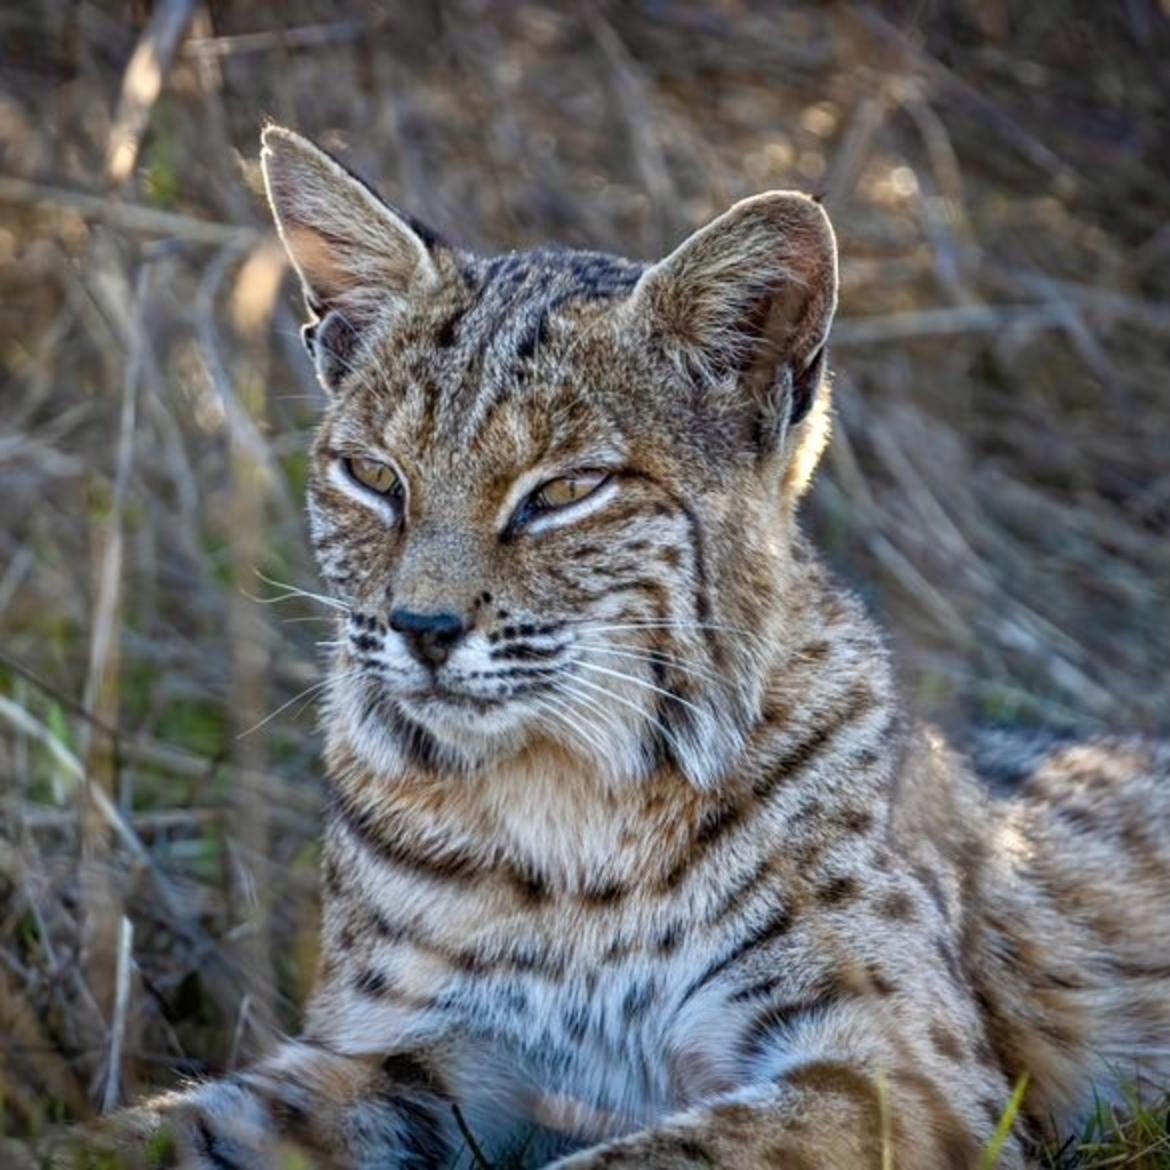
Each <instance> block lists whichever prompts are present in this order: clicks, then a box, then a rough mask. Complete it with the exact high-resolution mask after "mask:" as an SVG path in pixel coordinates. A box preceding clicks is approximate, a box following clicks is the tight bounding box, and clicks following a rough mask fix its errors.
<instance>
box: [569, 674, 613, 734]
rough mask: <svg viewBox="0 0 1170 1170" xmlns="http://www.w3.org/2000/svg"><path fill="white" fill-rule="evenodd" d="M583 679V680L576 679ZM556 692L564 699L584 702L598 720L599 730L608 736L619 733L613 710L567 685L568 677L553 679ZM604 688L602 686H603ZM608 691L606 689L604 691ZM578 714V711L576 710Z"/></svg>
mask: <svg viewBox="0 0 1170 1170" xmlns="http://www.w3.org/2000/svg"><path fill="white" fill-rule="evenodd" d="M578 681H584V680H578ZM554 686H555V688H556V693H557V694H559V695H563V696H564V697H565V699H566V700H576V701H577V702H578V703H584V704H585V706H586V707H588V708H589V710H591V711H592V712H593V713H594V714H595V715H596V716H597V717H598V718H599V719H600V720H601V724H600V725H599V730H601V731H602V732H603V734H606V735H607V736H608V737H609V738H611V739H612V738H616V737H618V736H619V735H620V732H621V728H620V727H619V726H618V724H617V723H616V721H615V715H614V712H613V711H610V710H608V709H607V708H606V707H604V706H603V705H602V704H601V703H600V702H598V701H597V700H596V699H595V698H593V696H592V695H586V694H582V693H581V692H580V691H575V690H573V689H572V688H571V687H570V686H569V679H568V678H564V677H562V678H558V679H556V680H555V681H554ZM603 689H604V688H603ZM606 693H607V694H608V693H609V692H608V691H607V692H606ZM578 714H579V712H578Z"/></svg>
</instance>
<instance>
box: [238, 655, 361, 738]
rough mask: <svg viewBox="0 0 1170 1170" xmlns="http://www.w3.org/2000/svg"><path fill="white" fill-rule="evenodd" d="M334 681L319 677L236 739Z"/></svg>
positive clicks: (350, 672)
mask: <svg viewBox="0 0 1170 1170" xmlns="http://www.w3.org/2000/svg"><path fill="white" fill-rule="evenodd" d="M352 673H353V671H349V672H347V674H352ZM338 677H339V678H345V677H346V675H344V674H343V675H339V676H338ZM332 681H333V679H332V678H331V677H326V678H322V679H318V680H317V681H316V682H315V683H312V684H311V685H310V686H307V687H305V689H304V690H303V691H301V692H300V693H299V694H296V695H293V697H292V698H291V699H287V700H285V702H283V703H281V705H280V706H279V707H277V708H276V710H275V711H270V712H269V713H268V714H267V715H265V716H264V718H263V719H261V720H260V722H259V723H253V724H252V726H251V727H249V728H248V729H247V731H241V732H240V733H239V735H237V736H236V739H243V738H244V737H245V736H248V735H251V734H252V733H253V732H256V731H259V730H260V728H261V727H263V726H264V725H265V724H267V723H271V722H272V720H273V719H275V718H276V717H277V715H279V714H280V713H281V712H282V711H287V710H288V709H289V707H291V706H292V705H293V704H294V703H297V702H299V701H300V700H301V699H303V698H305V697H306V696H307V695H312V694H314V693H315V692H317V691H321V690H323V689H324V688H325V687H327V686H328V685H329V684H330V683H331V682H332Z"/></svg>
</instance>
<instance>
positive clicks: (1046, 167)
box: [852, 4, 1083, 185]
mask: <svg viewBox="0 0 1170 1170" xmlns="http://www.w3.org/2000/svg"><path fill="white" fill-rule="evenodd" d="M852 11H853V12H854V13H855V14H856V15H857V17H858V19H859V20H860V21H861V22H862V23H863V24H864V25H866V26H867V27H868V28H870V29H871V30H872V31H873V32H875V33H877V34H878V36H880V37H881V38H882V39H883V40H885V41H888V42H890V43H891V44H893V45H894V47H895V48H897V49H898V50H899V51H900V52H901V53H902V54H903V55H904V56H905V57H906V59H907V60H908V61H910V62H913V63H914V64H915V65H916V66H917V67H918V68H919V69H920V70H921V71H922V72H923V73H924V74H925V75H926V76H927V77H928V78H929V79H930V80H931V81H933V82H934V83H935V84H937V85H939V86H940V87H941V88H944V89H948V90H950V91H951V93H952V94H954V95H955V96H956V97H958V98H960V99H961V100H962V101H965V102H966V103H967V104H968V105H970V106H971V107H972V108H973V109H975V110H977V111H978V112H979V113H980V114H982V115H983V117H984V118H986V119H987V121H989V122H991V123H992V124H993V125H994V126H995V128H996V130H998V131H999V133H1000V134H1002V135H1003V137H1004V139H1005V141H1008V142H1011V143H1012V145H1014V146H1015V148H1016V149H1017V150H1018V151H1019V152H1020V154H1022V155H1023V156H1024V157H1025V158H1026V159H1028V161H1029V162H1031V163H1032V164H1033V165H1034V166H1036V167H1038V168H1039V169H1041V170H1043V171H1046V172H1047V173H1049V174H1051V175H1053V176H1054V177H1055V178H1057V179H1058V180H1060V181H1062V182H1063V183H1064V184H1065V185H1072V184H1076V185H1080V184H1081V183H1082V182H1083V180H1082V176H1081V175H1080V174H1079V173H1078V172H1077V171H1076V170H1075V169H1074V168H1073V167H1072V166H1071V165H1070V164H1069V163H1067V162H1065V160H1064V159H1062V158H1061V157H1060V156H1059V155H1058V154H1056V152H1055V151H1053V150H1052V148H1051V147H1049V146H1047V145H1046V144H1045V143H1044V142H1041V141H1040V139H1039V138H1037V137H1036V136H1035V135H1034V134H1033V133H1032V132H1031V131H1029V130H1027V129H1026V128H1025V127H1023V126H1021V125H1020V124H1019V122H1017V121H1016V120H1015V119H1014V118H1013V117H1011V115H1010V114H1008V113H1007V112H1006V111H1004V110H1002V109H1001V108H1000V107H999V106H998V105H996V104H995V102H993V101H992V100H991V99H990V98H989V97H987V96H986V95H985V94H983V93H981V92H980V91H979V90H978V89H976V88H975V86H973V85H971V84H970V83H969V82H967V81H964V80H963V78H961V77H960V76H959V75H958V74H957V73H955V72H954V71H953V70H951V69H949V68H948V67H947V66H946V65H944V64H943V63H942V62H941V61H939V60H938V59H937V58H935V57H932V56H930V55H929V54H928V53H926V52H924V51H923V50H922V49H921V48H920V47H919V46H917V45H915V44H914V42H913V41H912V40H911V38H910V37H909V36H907V35H906V33H905V32H903V31H902V30H901V29H899V28H896V27H895V26H894V25H893V24H891V23H890V22H889V21H888V20H887V19H886V18H885V17H884V16H882V15H880V14H879V13H878V12H875V11H874V9H873V8H871V7H870V6H869V5H864V4H863V5H856V6H854V7H853V9H852Z"/></svg>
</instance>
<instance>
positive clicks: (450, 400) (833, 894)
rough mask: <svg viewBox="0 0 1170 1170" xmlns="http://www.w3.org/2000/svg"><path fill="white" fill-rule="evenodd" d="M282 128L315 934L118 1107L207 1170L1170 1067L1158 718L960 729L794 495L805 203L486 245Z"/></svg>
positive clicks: (827, 311)
mask: <svg viewBox="0 0 1170 1170" xmlns="http://www.w3.org/2000/svg"><path fill="white" fill-rule="evenodd" d="M263 141H264V149H263V156H262V159H263V168H264V175H265V179H266V183H267V189H268V195H269V199H270V202H271V205H272V211H273V214H274V216H275V219H276V224H277V227H278V229H279V232H280V235H281V238H282V240H283V241H284V243H285V245H286V247H287V249H288V253H289V256H290V258H291V260H292V263H293V265H294V267H295V268H296V270H297V272H298V274H299V275H300V278H301V280H302V282H303V285H304V291H305V295H306V299H307V303H308V307H309V310H310V313H311V316H312V321H311V324H309V325H307V326H306V327H305V331H304V337H305V342H306V345H307V347H308V350H309V352H310V354H311V355H312V357H313V360H314V362H315V365H316V369H317V373H318V375H319V377H320V380H321V382H322V384H323V385H324V386H325V388H326V389H327V390H328V392H329V398H328V405H327V407H326V410H325V415H324V419H323V420H322V422H321V426H320V430H319V433H318V435H317V439H316V443H315V446H314V449H313V473H312V479H311V485H310V491H309V514H310V520H311V533H312V542H313V546H314V548H315V550H316V554H317V557H318V559H319V562H320V569H321V573H322V575H323V577H324V580H325V581H326V582H327V584H328V588H329V590H330V591H331V593H332V595H333V596H334V597H335V598H336V599H337V602H338V604H339V606H340V607H341V608H340V615H341V616H340V620H339V634H338V637H339V639H340V642H339V648H338V650H337V653H336V660H335V662H334V664H333V669H332V682H331V689H330V691H329V696H328V700H327V704H326V710H325V727H326V730H327V745H326V759H327V767H328V776H329V792H330V798H329V804H328V813H327V820H326V828H325V855H324V864H323V880H324V898H325V910H324V923H323V941H322V959H321V963H320V971H319V978H318V986H317V990H316V993H315V995H314V997H313V999H312V1003H311V1006H310V1008H309V1011H308V1016H307V1020H306V1023H305V1027H304V1033H303V1035H302V1036H301V1037H300V1038H299V1039H297V1040H294V1041H290V1042H288V1043H286V1044H284V1045H283V1046H282V1047H280V1048H279V1049H278V1050H277V1051H276V1052H275V1053H273V1054H272V1055H271V1056H270V1057H269V1058H268V1059H266V1060H264V1061H262V1062H261V1063H259V1064H257V1065H255V1066H254V1067H251V1068H250V1069H248V1070H247V1071H244V1072H242V1073H239V1074H237V1075H234V1076H231V1077H228V1078H225V1079H223V1080H219V1081H213V1082H209V1083H206V1084H202V1085H198V1086H195V1087H192V1088H189V1089H187V1090H186V1091H183V1092H179V1093H175V1094H172V1095H170V1096H167V1097H164V1098H162V1099H160V1100H157V1101H154V1102H151V1103H148V1104H147V1105H145V1106H143V1107H141V1108H140V1109H139V1110H137V1111H135V1112H132V1113H131V1114H130V1115H129V1117H128V1118H127V1119H125V1121H124V1125H125V1127H126V1129H127V1131H128V1132H129V1133H130V1134H131V1135H132V1140H133V1141H144V1140H147V1139H148V1137H149V1135H151V1134H154V1133H157V1131H159V1130H160V1129H165V1130H167V1131H168V1132H169V1133H170V1135H171V1136H172V1138H173V1141H174V1146H173V1150H174V1152H175V1153H176V1154H177V1156H178V1159H179V1162H180V1164H181V1165H183V1166H189V1167H198V1168H199V1170H249V1168H252V1167H275V1166H278V1165H283V1164H284V1163H282V1161H281V1157H282V1154H281V1151H282V1150H284V1149H296V1150H298V1151H300V1153H301V1154H302V1155H303V1156H304V1157H307V1158H308V1159H310V1160H311V1162H312V1164H314V1165H322V1166H330V1167H333V1166H335V1167H346V1168H353V1170H358V1168H360V1170H373V1168H374V1167H379V1168H390V1167H438V1166H445V1165H449V1164H453V1163H454V1162H455V1161H456V1160H458V1159H463V1164H467V1158H468V1143H469V1142H470V1143H472V1145H471V1149H472V1151H473V1153H474V1156H475V1159H476V1160H477V1161H478V1160H480V1159H485V1158H486V1159H490V1160H495V1159H497V1158H500V1157H504V1156H508V1151H512V1152H513V1154H514V1153H515V1151H516V1150H517V1148H520V1147H522V1148H523V1150H524V1158H525V1161H526V1164H529V1165H545V1164H548V1163H549V1162H550V1161H553V1160H556V1159H561V1160H559V1161H556V1163H555V1164H556V1166H557V1167H561V1168H563V1170H569V1168H573V1170H586V1168H588V1170H594V1168H601V1167H607V1168H610V1170H614V1168H619V1167H644V1168H651V1170H682V1168H684V1167H687V1168H697V1167H742V1168H757V1167H758V1168H764V1167H768V1168H773V1167H774V1168H787V1170H806V1168H807V1170H811V1168H814V1167H834V1168H836V1170H862V1168H867V1170H868V1168H877V1167H879V1166H886V1165H891V1164H892V1165H894V1166H896V1167H898V1168H899V1170H940V1168H948V1170H950V1168H953V1170H963V1168H966V1167H975V1166H978V1165H980V1164H981V1160H982V1159H983V1157H984V1151H985V1150H986V1149H987V1147H988V1145H989V1142H990V1141H991V1139H992V1137H993V1135H994V1133H995V1131H996V1127H997V1123H998V1122H999V1121H1000V1119H1001V1117H1003V1115H1004V1113H1005V1109H1006V1108H1007V1106H1008V1102H1009V1099H1010V1097H1011V1094H1012V1091H1013V1087H1014V1086H1015V1085H1016V1084H1017V1083H1018V1082H1019V1081H1020V1080H1021V1078H1022V1077H1024V1076H1025V1075H1027V1076H1028V1078H1030V1081H1029V1085H1028V1088H1027V1092H1026V1095H1025V1096H1024V1098H1023V1107H1022V1110H1021V1112H1020V1113H1019V1115H1018V1118H1017V1121H1016V1123H1015V1125H1014V1127H1013V1129H1012V1132H1011V1133H1010V1134H1009V1135H1008V1136H1007V1140H1006V1144H1005V1145H1004V1146H1003V1148H1002V1152H1001V1154H1000V1162H999V1164H1000V1165H1001V1166H1003V1167H1021V1166H1024V1165H1026V1164H1027V1159H1028V1157H1029V1151H1030V1149H1031V1148H1032V1147H1033V1145H1034V1144H1035V1143H1038V1142H1042V1141H1046V1140H1050V1139H1052V1138H1054V1137H1059V1136H1062V1135H1066V1134H1068V1133H1069V1132H1070V1131H1071V1130H1072V1129H1073V1128H1074V1127H1076V1126H1077V1125H1078V1123H1079V1122H1080V1121H1081V1120H1082V1119H1083V1118H1084V1116H1085V1115H1086V1113H1087V1112H1088V1111H1089V1110H1090V1109H1091V1108H1092V1105H1093V1102H1094V1100H1095V1099H1107V1100H1108V1099H1113V1098H1117V1097H1119V1095H1120V1093H1121V1092H1122V1085H1123V1084H1130V1083H1135V1082H1136V1083H1138V1084H1139V1085H1140V1084H1151V1085H1156V1084H1158V1083H1159V1082H1160V1083H1161V1084H1162V1085H1163V1086H1164V1085H1165V1084H1166V1083H1167V1082H1170V751H1168V750H1167V749H1166V748H1165V747H1162V746H1157V745H1154V744H1149V743H1144V742H1139V741H1135V740H1113V741H1107V742H1103V741H1097V742H1093V743H1089V744H1084V745H1080V746H1075V745H1065V746H1059V745H1056V746H1053V745H1049V746H1048V747H1043V746H1037V745H1035V744H1033V745H1013V744H1005V743H1004V742H999V743H992V744H990V745H988V750H987V752H986V753H985V756H984V761H985V762H984V764H982V765H981V764H980V763H979V759H978V757H977V759H976V763H975V764H974V765H973V764H971V763H969V762H968V761H966V760H965V759H963V758H960V757H959V756H957V755H956V754H955V753H953V752H952V751H951V750H950V749H948V747H947V745H946V744H945V743H944V742H942V740H941V739H940V737H939V736H938V735H937V734H936V733H934V732H933V731H931V730H930V729H929V728H925V727H921V726H916V725H915V724H913V723H912V722H911V721H909V720H908V718H907V717H906V716H905V715H904V714H903V712H902V709H901V707H900V705H899V700H898V696H897V694H896V690H895V686H894V683H893V681H892V677H891V671H890V666H889V663H888V659H887V654H886V651H885V648H884V646H883V643H882V641H881V638H880V636H879V635H878V633H876V632H875V629H874V627H873V626H872V625H871V624H870V622H869V620H868V619H867V618H866V616H865V614H864V613H863V611H862V608H861V606H860V605H859V604H858V602H857V601H856V600H855V599H854V598H853V597H852V596H850V594H849V593H847V592H846V591H845V590H843V589H842V588H841V587H840V586H839V585H837V584H836V583H835V582H834V581H832V580H831V579H830V578H829V576H828V575H827V574H826V572H825V570H824V569H823V568H822V566H821V564H820V562H819V561H818V560H817V558H816V556H815V554H814V553H813V552H812V550H811V549H810V547H809V545H808V543H807V542H806V540H805V538H804V537H803V536H802V534H801V531H800V529H799V527H798V523H797V519H796V513H797V506H798V503H799V500H800V497H801V494H802V492H803V491H804V489H805V486H806V484H807V483H808V481H809V478H810V476H811V474H812V472H813V469H814V466H815V464H816V462H817V458H818V456H819V454H820V452H821V448H822V446H823V445H824V443H825V441H826V437H827V433H828V419H829V388H828V386H827V384H826V379H825V370H826V348H825V346H826V337H827V334H828V331H829V326H830V322H831V319H832V316H833V313H834V309H835V306H836V297H837V276H836V267H837V262H836V246H835V242H834V237H833V232H832V229H831V227H830V224H829V221H828V218H827V217H826V215H825V213H824V211H823V210H822V208H821V207H820V206H819V205H818V203H817V202H815V201H814V200H812V199H810V198H807V197H805V196H803V195H799V194H794V193H790V192H771V193H768V194H764V195H759V196H757V197H755V198H751V199H746V200H744V201H743V202H740V203H737V204H736V205H735V206H734V207H732V208H731V210H729V211H728V212H726V213H725V214H724V215H722V216H720V217H719V218H718V219H716V220H715V221H714V222H712V223H710V224H709V225H708V226H706V227H704V228H702V229H701V230H700V231H698V232H696V233H695V234H694V235H693V236H691V237H690V238H689V239H687V240H686V241H685V242H683V243H682V244H681V245H680V246H679V247H678V248H677V249H676V250H675V251H674V252H673V253H672V254H671V255H669V256H668V257H667V258H666V259H664V260H662V261H661V262H659V263H655V264H650V265H645V264H641V263H635V262H632V261H629V260H624V259H619V258H616V257H613V256H608V255H601V254H594V253H586V252H575V251H567V250H557V249H549V250H539V251H533V252H524V253H511V254H509V255H505V256H498V257H495V258H492V259H482V258H480V257H477V256H473V255H470V254H468V253H466V252H463V251H459V250H457V249H455V248H453V247H451V246H449V245H448V244H446V243H444V242H443V241H442V240H440V239H439V238H438V237H437V236H436V235H434V234H433V233H432V232H430V231H429V230H427V229H426V228H424V227H423V226H421V225H420V224H418V223H416V222H415V221H413V220H412V219H409V218H408V217H406V216H405V215H403V214H401V213H399V212H398V211H396V210H395V209H393V208H392V207H390V206H389V205H388V204H386V203H384V202H382V201H381V200H380V199H379V197H378V196H377V195H376V194H375V193H374V192H373V191H372V190H371V189H370V188H369V187H367V186H365V185H364V184H363V183H362V182H361V181H359V180H358V179H357V178H355V177H354V176H353V175H351V174H350V173H348V172H347V171H346V170H345V169H344V168H343V167H342V166H341V165H340V164H339V163H338V162H336V161H335V160H334V159H332V158H331V157H330V156H328V155H327V154H325V153H324V152H322V151H321V150H319V149H317V148H316V147H315V146H313V145H312V144H310V143H309V142H307V141H306V140H305V139H303V138H301V137H299V136H298V135H296V134H294V133H292V132H290V131H288V130H285V129H281V128H278V127H275V126H273V127H269V128H268V129H267V130H266V131H265V133H264V137H263ZM981 769H982V771H983V773H984V775H983V777H982V778H979V772H980V770H981ZM999 779H1009V780H1011V781H1012V783H1011V784H1010V785H1006V786H1000V787H996V785H995V784H994V783H986V782H985V781H992V782H994V781H996V780H999ZM299 1164H302V1165H303V1164H304V1162H303V1161H302V1162H301V1163H299Z"/></svg>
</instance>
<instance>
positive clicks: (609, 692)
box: [573, 676, 682, 749]
mask: <svg viewBox="0 0 1170 1170" xmlns="http://www.w3.org/2000/svg"><path fill="white" fill-rule="evenodd" d="M573 681H574V682H575V683H577V684H578V685H580V686H583V687H588V688H589V689H590V690H591V691H597V692H598V693H600V694H602V695H605V697H606V698H607V699H613V701H614V702H615V703H621V704H622V706H623V707H629V708H630V710H631V711H636V712H637V713H638V714H639V715H640V716H641V717H642V718H643V719H645V720H646V722H647V723H652V724H653V725H654V726H655V727H657V728H658V730H659V731H661V732H662V734H663V735H665V736H666V737H667V738H668V739H669V740H670V741H671V742H672V743H673V744H674V745H675V747H677V748H680V749H681V747H682V745H681V744H680V743H679V742H678V737H677V736H676V735H675V734H674V732H673V731H671V730H670V728H669V727H667V726H666V725H665V724H664V723H663V722H662V721H661V720H660V719H658V718H657V717H656V716H654V715H651V714H650V713H649V712H648V711H646V710H644V709H643V708H641V707H639V706H638V704H637V703H634V702H631V701H630V700H629V699H627V698H625V696H623V695H619V694H616V693H615V692H614V691H613V689H612V688H611V687H605V686H602V685H601V684H600V683H595V682H590V681H589V679H587V678H581V677H580V676H574V678H573Z"/></svg>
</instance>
